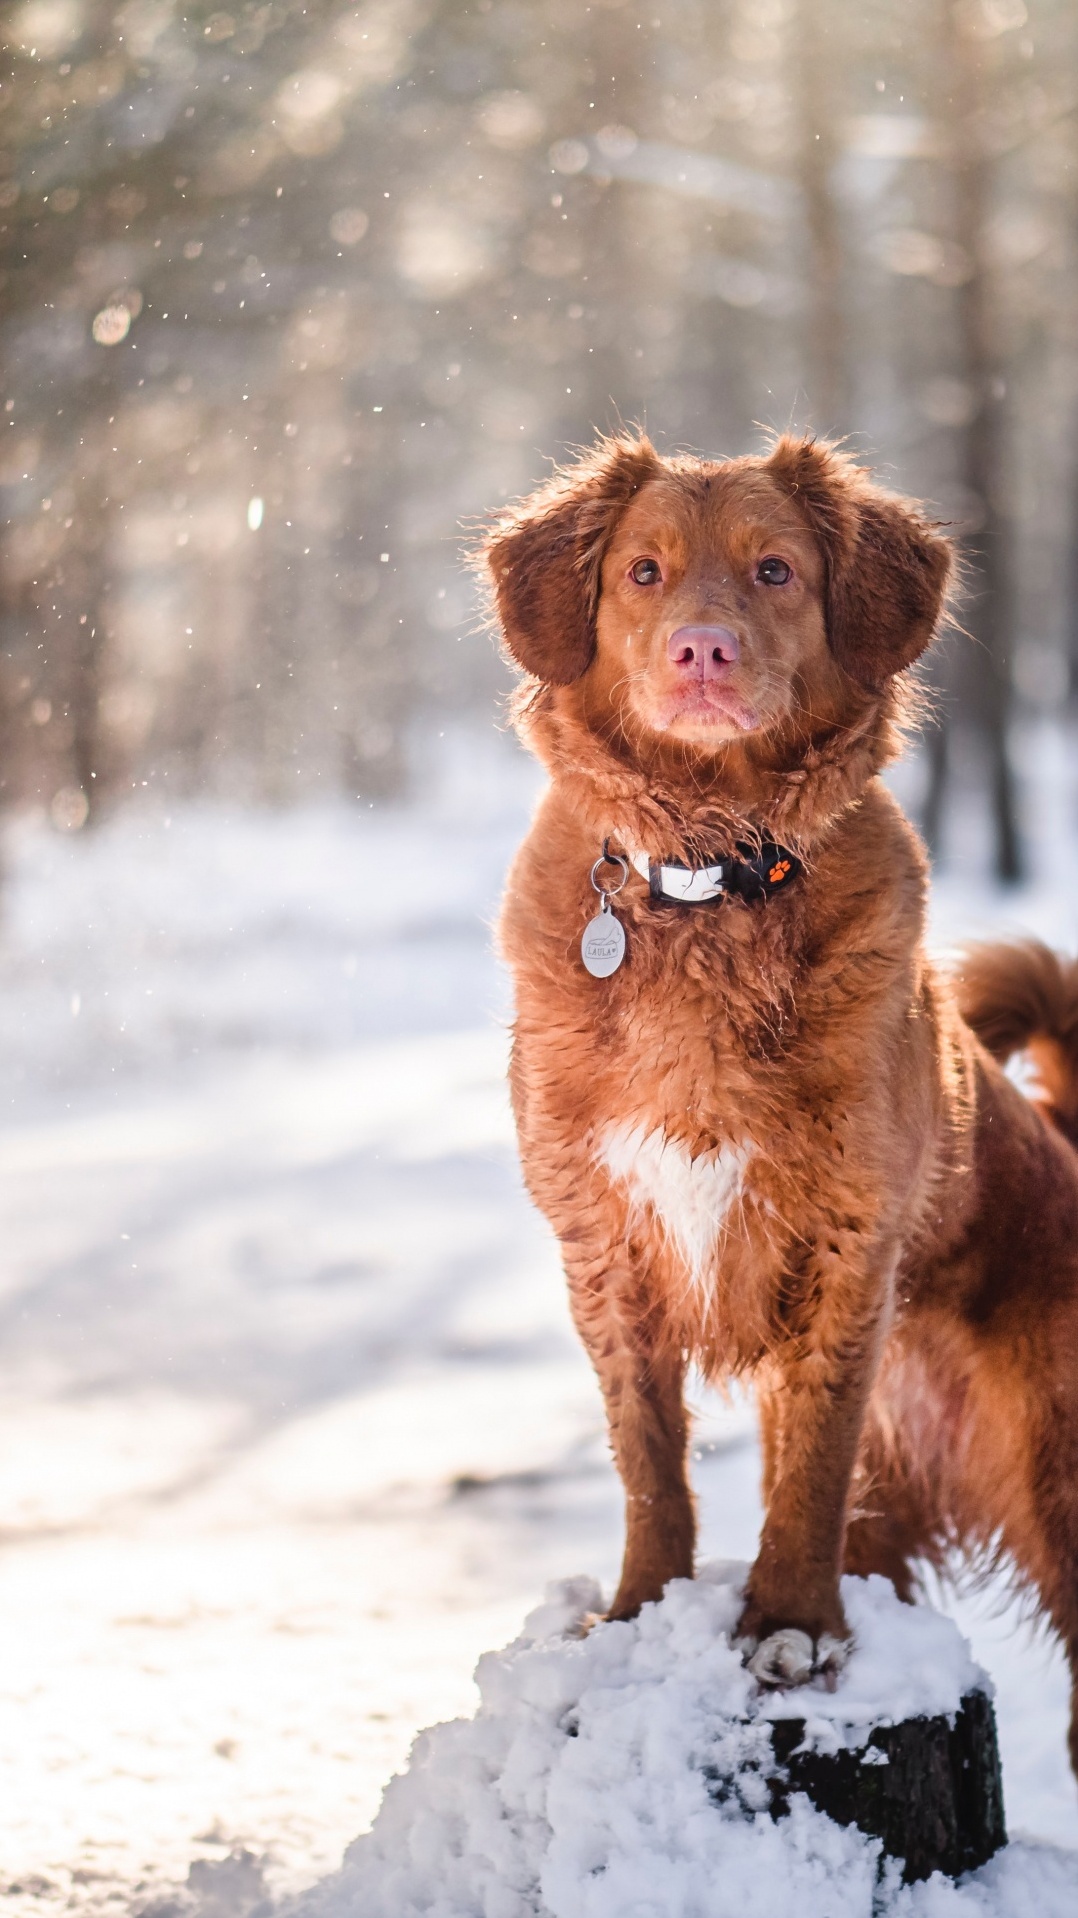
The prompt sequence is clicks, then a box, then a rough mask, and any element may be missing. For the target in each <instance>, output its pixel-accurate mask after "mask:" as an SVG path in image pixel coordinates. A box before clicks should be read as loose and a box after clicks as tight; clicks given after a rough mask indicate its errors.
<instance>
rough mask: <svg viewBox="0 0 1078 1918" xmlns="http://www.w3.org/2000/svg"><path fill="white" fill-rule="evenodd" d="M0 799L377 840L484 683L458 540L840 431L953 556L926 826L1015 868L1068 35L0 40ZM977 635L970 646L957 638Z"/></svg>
mask: <svg viewBox="0 0 1078 1918" xmlns="http://www.w3.org/2000/svg"><path fill="white" fill-rule="evenodd" d="M2 34H3V39H4V42H5V46H4V70H3V75H2V84H0V142H2V150H0V311H2V335H0V337H2V344H3V359H2V364H3V395H2V404H3V409H4V412H3V422H2V425H0V433H2V442H0V522H2V551H0V579H2V593H3V600H2V615H0V616H2V629H0V797H2V801H3V803H4V804H5V805H6V806H8V807H25V806H26V805H27V804H28V803H29V804H31V805H33V806H36V807H38V808H44V809H45V810H46V811H47V812H49V813H50V814H51V818H52V821H53V823H54V824H55V825H56V826H57V827H59V828H60V829H61V830H68V831H70V830H78V829H80V828H81V827H82V826H83V825H84V824H87V823H89V824H92V823H93V820H94V818H95V816H96V815H98V814H99V813H101V812H103V811H106V810H107V809H108V808H110V807H112V806H114V805H115V804H117V803H118V802H119V801H120V800H121V799H122V798H123V797H124V795H125V794H130V793H131V792H132V791H136V792H141V791H142V790H143V789H144V788H152V787H154V786H156V787H159V788H163V789H164V790H165V791H166V792H167V793H171V794H174V795H179V794H180V793H183V792H201V793H205V792H210V793H214V794H224V795H228V796H232V797H239V798H250V799H252V800H258V799H267V798H269V799H272V800H281V799H288V798H290V797H300V796H304V797H308V796H310V794H311V793H312V791H319V792H323V793H325V792H327V791H328V792H339V793H342V794H346V795H349V796H351V797H352V798H353V799H354V798H357V797H358V799H359V800H360V801H361V802H362V803H364V804H368V803H369V802H370V801H372V800H374V801H377V800H378V799H379V798H382V797H385V796H391V795H399V794H400V793H402V792H403V791H405V790H407V788H408V786H409V783H410V782H411V781H412V780H413V779H414V776H415V772H416V767H417V765H421V764H422V761H423V756H424V752H425V750H426V745H425V742H427V741H428V740H429V738H430V736H431V734H432V733H433V732H435V731H438V730H442V729H444V728H445V727H446V725H447V724H463V725H464V726H465V727H468V726H470V725H472V724H473V723H477V724H479V725H483V726H485V725H487V724H488V722H489V713H490V710H491V705H492V696H493V695H494V694H495V692H496V691H497V690H498V688H499V686H500V685H501V684H502V668H501V667H500V666H499V664H498V662H497V661H496V659H495V658H494V656H493V653H492V650H491V648H490V645H489V640H488V639H487V637H486V636H485V634H484V633H483V632H482V630H481V629H480V626H479V624H478V622H477V619H476V608H475V604H474V599H473V590H472V588H471V586H470V585H469V582H468V579H467V576H466V573H465V571H464V570H463V567H462V564H461V553H460V538H461V528H462V526H464V527H466V526H467V525H468V523H470V522H473V521H474V519H475V517H476V516H477V515H479V514H482V513H483V512H485V511H487V510H489V509H490V508H491V507H495V506H497V504H498V503H499V502H500V501H501V500H503V499H505V498H506V497H508V496H511V495H513V494H515V493H517V492H519V491H521V490H524V489H527V488H528V487H529V486H530V485H532V484H533V483H534V482H535V481H537V480H538V479H539V478H541V477H542V475H543V473H544V472H545V471H546V470H547V461H548V458H549V457H550V456H557V455H560V454H562V453H564V451H565V450H566V449H567V448H568V447H570V446H571V445H572V444H574V443H578V442H580V441H583V440H587V439H588V438H590V436H591V435H592V433H593V431H594V430H595V429H597V428H599V429H601V428H608V427H610V426H612V425H615V424H617V422H618V421H619V420H629V421H640V422H642V423H644V424H645V425H646V426H647V428H648V430H649V431H650V432H651V433H652V434H653V435H654V436H655V437H656V439H657V440H658V442H659V443H660V445H664V446H670V447H675V446H678V447H692V448H695V449H698V450H701V451H706V452H708V453H711V454H719V453H733V452H738V451H742V450H745V449H746V448H750V447H752V446H756V445H759V444H760V443H761V441H762V438H763V431H764V429H767V428H775V427H784V426H786V425H789V424H795V425H798V426H805V427H810V428H812V429H814V430H816V431H819V432H824V433H833V434H838V435H848V436H849V443H850V445H851V446H852V447H853V448H854V449H855V450H857V451H858V452H859V453H862V454H863V455H864V456H865V458H866V459H868V460H870V461H871V462H873V463H874V464H876V465H877V467H878V468H879V469H880V470H881V471H882V473H883V474H884V476H885V477H886V478H888V479H889V480H890V481H892V482H893V483H894V484H896V485H898V486H901V487H903V488H907V489H910V490H912V491H913V492H915V493H917V494H920V495H922V496H924V497H926V498H927V499H929V500H930V501H931V502H932V503H933V505H934V507H935V510H936V511H937V512H938V514H939V516H940V517H941V518H942V519H943V520H944V521H945V522H947V523H948V524H949V525H950V526H951V528H952V529H953V530H954V531H955V533H956V534H957V535H958V537H959V538H960V540H961V543H962V546H963V551H964V556H965V559H966V596H965V599H964V602H963V606H962V609H961V620H962V624H963V626H964V627H965V628H966V629H967V630H966V634H965V635H956V636H953V637H952V639H951V640H950V642H949V643H948V644H947V645H946V646H945V647H944V648H943V649H942V651H941V652H940V653H939V654H938V655H937V657H936V659H935V661H934V663H933V666H932V668H931V675H932V679H933V682H934V684H935V686H936V687H937V689H938V693H939V697H938V698H937V700H936V702H935V704H936V713H937V723H936V725H935V727H934V728H933V730H932V731H931V732H930V734H929V738H928V747H927V751H926V754H925V757H924V760H923V764H922V774H921V778H920V790H919V793H918V803H919V806H920V810H921V814H922V818H923V823H924V824H925V826H926V829H927V832H928V835H929V839H930V841H931V843H932V844H933V847H934V848H935V849H937V850H939V849H940V847H941V846H943V847H944V848H945V845H946V837H947V832H948V820H949V818H950V816H951V810H950V808H949V806H948V795H949V794H951V793H953V792H956V791H959V790H962V791H965V792H967V793H970V794H976V796H977V799H978V801H979V804H978V806H977V814H978V817H979V818H980V819H981V821H982V822H983V828H984V836H985V843H986V856H988V857H990V858H991V860H992V861H993V862H994V865H995V868H996V870H997V872H998V873H999V875H1000V876H1002V877H1004V878H1013V877H1015V876H1018V875H1019V874H1020V873H1021V871H1022V868H1023V862H1024V859H1025V838H1026V836H1027V833H1028V830H1029V828H1028V824H1027V825H1026V830H1025V832H1024V830H1023V824H1024V822H1023V819H1022V807H1021V793H1020V790H1019V788H1020V780H1019V781H1018V787H1017V788H1016V779H1015V772H1014V768H1015V766H1016V765H1018V766H1019V767H1020V765H1021V758H1022V736H1023V725H1024V724H1025V722H1026V721H1028V720H1030V719H1033V720H1036V719H1037V717H1038V716H1039V715H1040V716H1043V714H1044V713H1045V711H1048V712H1051V713H1053V714H1059V713H1060V712H1062V711H1063V710H1065V708H1066V706H1067V702H1068V701H1069V699H1070V697H1071V688H1072V683H1073V679H1074V660H1075V656H1076V653H1078V617H1076V613H1075V605H1076V587H1078V569H1076V566H1075V561H1074V548H1075V539H1076V531H1078V459H1076V453H1075V447H1076V444H1078V436H1076V434H1075V424H1076V419H1078V298H1076V294H1078V221H1076V212H1078V169H1076V164H1075V161H1076V153H1078V111H1076V109H1078V64H1076V54H1078V13H1076V11H1075V9H1074V8H1073V7H1072V6H1070V5H1068V4H1066V0H1029V3H1028V4H1026V0H957V3H956V4H948V3H947V0H870V4H864V0H647V4H646V5H639V4H636V0H593V4H591V5H583V4H578V0H470V4H467V5H465V4H461V0H366V4H364V5H361V6H359V7H353V6H343V5H340V4H336V3H335V0H308V4H306V5H301V4H300V3H299V0H245V3H244V4H239V3H237V4H236V5H234V6H232V7H231V9H229V10H226V9H222V8H218V7H213V6H210V5H198V4H184V5H181V4H177V3H175V0H126V4H121V5H119V6H117V5H116V4H115V0H23V4H21V5H16V6H14V7H12V8H11V9H10V10H9V11H8V12H7V15H6V20H5V22H4V25H3V27H2ZM971 640H972V643H971Z"/></svg>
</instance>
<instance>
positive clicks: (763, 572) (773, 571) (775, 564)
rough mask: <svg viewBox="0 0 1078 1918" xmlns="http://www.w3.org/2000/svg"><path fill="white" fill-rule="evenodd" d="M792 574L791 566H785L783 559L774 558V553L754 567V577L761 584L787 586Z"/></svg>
mask: <svg viewBox="0 0 1078 1918" xmlns="http://www.w3.org/2000/svg"><path fill="white" fill-rule="evenodd" d="M793 576H794V569H793V567H792V566H787V564H786V561H785V560H784V559H778V558H776V556H775V554H774V553H772V554H770V556H769V557H768V558H767V559H762V560H761V561H760V564H759V566H758V567H757V568H756V577H757V579H758V580H759V582H760V584H761V586H787V585H789V582H790V581H791V580H792V578H793Z"/></svg>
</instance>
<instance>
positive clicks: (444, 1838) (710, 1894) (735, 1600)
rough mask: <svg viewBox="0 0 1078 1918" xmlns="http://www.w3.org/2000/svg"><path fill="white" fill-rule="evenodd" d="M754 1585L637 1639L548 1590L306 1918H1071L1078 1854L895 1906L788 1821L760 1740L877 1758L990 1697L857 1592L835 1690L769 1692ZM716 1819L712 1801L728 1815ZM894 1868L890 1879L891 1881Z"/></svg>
mask: <svg viewBox="0 0 1078 1918" xmlns="http://www.w3.org/2000/svg"><path fill="white" fill-rule="evenodd" d="M746 1571H747V1567H746V1566H744V1565H741V1566H730V1565H724V1564H714V1565H705V1566H702V1567H701V1568H700V1569H699V1571H698V1574H697V1578H696V1579H695V1581H692V1582H690V1581H688V1580H678V1581H677V1582H675V1583H674V1584H673V1585H671V1586H670V1587H669V1588H668V1590H667V1593H666V1596H665V1597H664V1599H663V1600H662V1602H661V1603H660V1604H658V1605H646V1606H645V1607H644V1609H643V1611H642V1612H641V1614H640V1616H639V1618H637V1619H635V1620H633V1621H632V1622H631V1623H621V1622H619V1623H615V1624H600V1625H596V1626H594V1627H593V1629H592V1630H590V1631H588V1630H587V1625H588V1623H589V1622H590V1621H589V1615H592V1614H594V1613H595V1612H596V1610H597V1609H598V1608H599V1607H600V1605H601V1602H602V1601H601V1594H600V1592H599V1589H598V1587H597V1586H596V1585H595V1584H594V1583H593V1582H592V1581H589V1580H587V1579H577V1580H575V1581H570V1582H568V1583H564V1584H562V1585H561V1586H560V1587H559V1586H555V1587H553V1588H552V1589H551V1592H550V1593H549V1594H548V1602H547V1603H546V1604H545V1605H544V1606H542V1607H541V1608H540V1609H539V1610H538V1611H536V1612H534V1613H533V1614H532V1615H531V1617H530V1618H528V1619H527V1620H526V1621H525V1625H524V1630H523V1632H522V1634H521V1636H520V1637H519V1638H517V1639H516V1640H515V1642H514V1643H513V1644H511V1645H510V1646H508V1647H507V1649H506V1650H505V1651H504V1652H501V1653H488V1654H487V1655H486V1656H485V1657H484V1658H482V1659H481V1660H480V1662H479V1667H478V1670H477V1672H476V1682H477V1684H478V1687H479V1694H480V1704H479V1710H478V1712H477V1713H476V1714H475V1716H474V1717H473V1718H470V1719H457V1720H455V1721H454V1722H453V1723H452V1724H448V1725H438V1726H436V1727H434V1729H433V1730H431V1731H427V1732H424V1733H423V1734H422V1735H421V1736H420V1738H419V1739H418V1740H417V1741H416V1744H415V1747H414V1749H413V1752H412V1756H411V1761H410V1763H409V1766H408V1769H407V1771H406V1772H405V1773H404V1774H403V1775H402V1776H401V1777H399V1778H396V1779H394V1781H393V1782H392V1783H391V1784H390V1786H389V1787H388V1789H387V1791H386V1794H385V1798H384V1800H383V1803H382V1809H381V1811H380V1813H379V1815H378V1818H377V1820H376V1821H375V1825H374V1829H373V1831H372V1832H371V1833H370V1834H369V1836H367V1837H363V1838H360V1839H359V1840H357V1842H356V1843H355V1844H354V1845H352V1846H351V1847H350V1849H349V1851H348V1853H347V1854H346V1858H345V1862H344V1866H343V1868H342V1871H341V1873H340V1874H339V1876H338V1877H337V1878H336V1879H333V1880H330V1881H329V1882H328V1883H326V1884H324V1885H323V1886H322V1887H321V1888H320V1889H319V1891H318V1892H317V1893H316V1894H315V1895H313V1896H312V1897H311V1898H309V1899H307V1900H304V1901H303V1905H302V1910H303V1912H304V1915H305V1918H630V1915H631V1918H674V1915H675V1914H676V1918H744V1915H745V1914H751V1918H785V1915H786V1914H788V1913H789V1912H790V1911H791V1910H797V1911H799V1912H801V1913H802V1914H804V1918H869V1914H870V1913H871V1912H873V1910H875V1911H876V1912H878V1913H883V1912H888V1913H899V1912H901V1913H907V1914H909V1918H915V1915H916V1918H922V1914H923V1915H924V1918H927V1914H929V1913H932V1914H936V1913H939V1914H941V1915H942V1914H944V1913H950V1912H953V1913H954V1914H955V1918H961V1914H963V1913H970V1914H972V1913H975V1912H979V1913H985V1914H987V1913H990V1912H991V1913H998V1914H1003V1913H1008V1914H1009V1913H1011V1912H1013V1911H1016V1910H1019V1909H1021V1908H1022V1904H1021V1901H1019V1902H1018V1903H1017V1904H1015V1903H1013V1902H1012V1900H1011V1896H1010V1893H1011V1889H1012V1887H1013V1886H1014V1885H1015V1884H1020V1885H1021V1887H1022V1899H1025V1898H1028V1897H1029V1896H1030V1893H1031V1890H1032V1889H1033V1887H1036V1891H1037V1896H1038V1898H1039V1900H1040V1903H1039V1910H1040V1911H1041V1913H1042V1914H1045V1918H1049V1915H1050V1914H1053V1913H1058V1914H1059V1918H1062V1915H1063V1913H1064V1912H1070V1911H1072V1910H1073V1905H1074V1898H1075V1894H1076V1892H1078V1855H1075V1854H1074V1853H1070V1854H1065V1853H1062V1852H1058V1851H1055V1852H1053V1851H1051V1850H1048V1849H1045V1848H1037V1847H1033V1846H1026V1845H1021V1844H1019V1845H1014V1846H1012V1847H1010V1854H1009V1857H1008V1861H1007V1865H1006V1867H1001V1866H994V1867H993V1868H992V1870H991V1873H990V1874H986V1873H985V1872H983V1871H982V1872H974V1873H971V1874H969V1875H968V1877H967V1878H966V1880H965V1882H964V1883H963V1885H962V1887H961V1889H956V1888H955V1887H953V1886H952V1885H950V1884H949V1883H948V1881H946V1880H945V1879H944V1878H943V1877H942V1876H941V1875H940V1874H936V1875H935V1877H934V1878H933V1879H932V1880H930V1881H929V1883H928V1885H927V1886H917V1887H913V1888H906V1889H903V1888H901V1886H900V1882H899V1871H898V1870H897V1869H896V1867H895V1866H894V1864H893V1862H892V1861H886V1862H884V1861H882V1860H881V1858H880V1847H879V1845H878V1843H876V1842H874V1841H870V1840H868V1839H866V1838H864V1837H863V1836H862V1835H861V1834H860V1833H859V1832H858V1831H857V1830H856V1829H854V1828H842V1827H840V1826H838V1825H836V1824H835V1823H834V1822H833V1821H832V1820H831V1819H829V1818H827V1817H825V1816H824V1815H823V1814H822V1813H820V1812H818V1811H816V1810H815V1809H814V1808H813V1807H812V1806H811V1804H810V1803H809V1802H808V1801H807V1800H806V1799H805V1798H804V1797H801V1796H798V1797H795V1798H794V1800H793V1803H792V1808H791V1815H790V1816H789V1818H787V1819H785V1820H782V1821H780V1822H777V1823H776V1822H773V1821H772V1819H771V1817H770V1815H769V1813H768V1811H767V1809H766V1807H767V1790H766V1784H765V1779H766V1776H767V1771H768V1768H769V1765H770V1764H771V1763H773V1759H772V1754H771V1747H770V1734H769V1732H768V1729H767V1721H768V1720H769V1719H772V1718H776V1717H797V1718H804V1719H805V1720H806V1727H805V1740H804V1743H805V1744H806V1745H807V1746H810V1747H813V1748H817V1749H826V1750H834V1749H837V1748H838V1747H840V1746H846V1747H848V1748H849V1749H862V1748H863V1746H864V1744H865V1742H866V1731H867V1728H869V1727H871V1726H872V1725H873V1724H874V1723H876V1724H885V1723H894V1722H895V1721H896V1720H898V1719H901V1718H903V1717H907V1716H914V1715H919V1714H924V1715H935V1714H946V1715H948V1716H949V1717H950V1718H951V1719H952V1720H953V1718H954V1715H955V1713H956V1712H957V1710H958V1708H959V1705H960V1703H961V1700H962V1697H963V1695H964V1694H965V1693H966V1692H968V1691H970V1690H972V1689H977V1688H981V1689H983V1688H984V1685H985V1682H986V1681H985V1678H984V1675H983V1674H982V1673H981V1672H980V1671H979V1669H978V1667H977V1666H976V1664H975V1663H974V1661H973V1659H972V1657H971V1655H970V1652H969V1648H968V1646H967V1645H966V1643H965V1640H964V1639H963V1637H962V1635H961V1633H960V1632H959V1631H958V1630H957V1628H956V1626H955V1625H954V1624H953V1623H951V1621H950V1620H948V1619H945V1618H942V1617H940V1616H939V1615H938V1614H937V1613H935V1612H933V1611H931V1610H929V1609H928V1608H918V1609H916V1610H914V1609H911V1608H909V1607H906V1606H903V1605H901V1604H900V1603H899V1601H898V1600H897V1599H896V1597H895V1595H894V1591H893V1589H892V1587H891V1586H890V1585H889V1584H888V1583H887V1581H885V1580H884V1579H880V1578H873V1579H868V1580H861V1579H854V1578H847V1579H846V1580H844V1582H843V1596H844V1599H845V1602H846V1605H847V1608H848V1612H849V1618H850V1623H851V1625H852V1626H853V1628H854V1632H855V1640H856V1642H855V1649H854V1651H853V1653H852V1655H851V1657H850V1660H849V1664H848V1666H847V1668H846V1671H845V1672H844V1674H843V1676H842V1678H841V1680H840V1681H839V1683H838V1686H837V1688H836V1689H835V1690H834V1691H833V1692H829V1691H827V1690H826V1689H824V1688H822V1687H820V1686H817V1687H809V1688H806V1689H805V1690H801V1691H795V1692H789V1693H785V1694H778V1695H768V1694H766V1693H764V1694H761V1692H760V1689H759V1687H758V1686H757V1685H756V1684H755V1683H754V1681H753V1680H752V1679H751V1678H750V1676H749V1674H748V1672H747V1671H746V1669H745V1666H744V1664H743V1663H742V1659H741V1656H740V1654H739V1652H738V1651H737V1650H736V1649H735V1648H734V1646H733V1645H732V1643H731V1639H732V1637H733V1634H734V1631H735V1628H736V1624H737V1618H738V1614H739V1611H740V1606H741V1596H742V1591H743V1587H744V1580H745V1574H746ZM716 1800H718V1802H716ZM881 1864H882V1867H883V1868H882V1879H881V1883H880V1887H879V1889H877V1879H878V1876H879V1875H880V1867H881Z"/></svg>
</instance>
